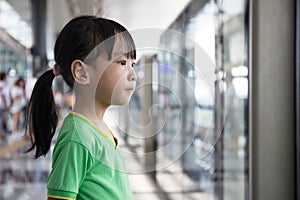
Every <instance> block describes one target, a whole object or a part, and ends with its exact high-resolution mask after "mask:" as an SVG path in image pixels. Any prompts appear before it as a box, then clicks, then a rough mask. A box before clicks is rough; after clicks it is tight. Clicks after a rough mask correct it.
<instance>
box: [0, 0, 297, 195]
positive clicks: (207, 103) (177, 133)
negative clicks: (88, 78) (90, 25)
mask: <svg viewBox="0 0 300 200" xmlns="http://www.w3.org/2000/svg"><path fill="white" fill-rule="evenodd" d="M299 13H300V7H299V0H289V1H280V0H176V1H171V0H152V1H150V0H0V121H1V122H0V200H10V199H14V200H26V199H46V198H47V197H46V181H47V177H48V175H49V172H50V169H51V152H49V154H48V155H47V156H46V157H42V158H39V159H34V158H33V155H32V153H25V152H26V150H27V149H28V147H29V141H28V140H27V139H26V138H24V137H23V135H24V117H25V115H26V112H25V109H26V104H27V102H28V100H29V97H30V94H31V91H32V89H33V86H34V83H35V81H36V79H37V78H38V77H39V76H40V75H41V73H43V72H44V71H45V70H47V69H50V68H52V67H53V66H54V64H55V62H54V60H53V59H54V58H53V57H54V55H53V46H54V42H55V39H56V37H57V35H58V33H59V31H60V30H61V28H62V27H63V26H64V25H65V24H66V23H67V22H68V21H69V20H70V19H71V18H73V17H75V16H79V15H85V14H92V15H97V16H101V17H106V18H110V19H113V20H116V21H118V22H120V23H121V24H123V25H124V26H125V27H126V28H127V29H128V30H129V32H130V33H131V34H132V36H133V38H134V40H135V42H136V46H137V66H136V68H135V70H136V73H137V77H138V81H137V87H136V90H135V91H134V94H133V96H132V100H131V102H130V103H129V104H128V105H125V106H121V107H114V106H112V107H111V108H110V109H109V111H108V112H107V113H106V116H105V119H106V121H107V123H108V124H109V126H110V128H111V129H112V130H113V131H114V133H116V134H118V136H119V138H120V143H121V144H120V147H119V148H120V151H121V152H122V154H123V156H124V159H125V162H126V167H127V170H128V173H129V178H130V184H131V188H132V191H133V194H134V199H137V200H148V199H151V200H249V199H253V200H260V199H261V200H263V199H264V200H265V199H272V200H277V199H278V200H279V199H280V200H281V199H288V200H292V199H299V198H300V195H299V193H300V186H299V181H300V173H299V172H300V167H299V160H300V137H299V135H300V129H299V124H300V106H299V99H300V95H299V91H300V70H299V69H300V66H299V64H300V53H299V46H300V44H299V43H300V37H299V36H300V35H299V33H300V30H299V19H300V18H299V15H300V14H299ZM53 92H54V96H55V101H56V103H57V105H58V107H59V109H60V125H61V122H62V120H63V118H64V117H65V116H66V115H67V113H68V112H69V111H70V110H71V109H72V103H73V95H72V92H70V90H69V88H68V87H67V86H66V84H65V83H64V81H63V80H62V78H60V77H57V78H56V79H55V81H54V84H53ZM58 131H59V128H58ZM56 137H57V134H56V136H55V138H54V140H53V145H54V144H55V139H56ZM53 145H52V147H53ZM52 150H53V148H52V149H51V151H52Z"/></svg>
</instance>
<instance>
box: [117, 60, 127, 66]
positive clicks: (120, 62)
mask: <svg viewBox="0 0 300 200" xmlns="http://www.w3.org/2000/svg"><path fill="white" fill-rule="evenodd" d="M118 64H120V65H126V60H120V61H118Z"/></svg>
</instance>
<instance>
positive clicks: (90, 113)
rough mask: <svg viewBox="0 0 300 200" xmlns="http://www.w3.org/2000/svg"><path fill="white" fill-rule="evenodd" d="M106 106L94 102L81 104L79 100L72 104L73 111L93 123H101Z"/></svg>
mask: <svg viewBox="0 0 300 200" xmlns="http://www.w3.org/2000/svg"><path fill="white" fill-rule="evenodd" d="M107 108H108V107H107V106H103V105H95V104H82V103H80V102H78V101H77V102H75V104H74V106H73V109H72V110H73V111H74V112H76V113H79V114H81V115H83V116H85V117H86V118H88V119H89V120H90V121H92V122H93V123H95V124H98V123H103V116H104V113H105V111H106V109H107Z"/></svg>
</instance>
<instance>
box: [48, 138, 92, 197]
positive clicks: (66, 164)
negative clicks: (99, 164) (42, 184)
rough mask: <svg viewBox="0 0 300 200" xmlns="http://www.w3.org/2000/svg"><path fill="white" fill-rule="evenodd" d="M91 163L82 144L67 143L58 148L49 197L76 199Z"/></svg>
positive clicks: (53, 160)
mask: <svg viewBox="0 0 300 200" xmlns="http://www.w3.org/2000/svg"><path fill="white" fill-rule="evenodd" d="M91 163H92V158H91V156H90V154H89V151H88V150H87V149H86V148H85V147H84V146H83V145H82V144H79V143H76V142H65V143H62V144H60V145H59V146H57V147H56V148H55V150H54V152H53V159H52V170H51V173H50V175H49V178H48V183H47V189H48V197H54V198H67V199H76V196H77V194H78V190H79V187H80V185H81V183H82V181H83V179H84V177H85V174H86V172H87V170H88V169H89V167H90V166H91Z"/></svg>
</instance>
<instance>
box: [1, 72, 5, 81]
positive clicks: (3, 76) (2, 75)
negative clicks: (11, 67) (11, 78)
mask: <svg viewBox="0 0 300 200" xmlns="http://www.w3.org/2000/svg"><path fill="white" fill-rule="evenodd" d="M5 79H6V73H5V72H0V81H4V80H5Z"/></svg>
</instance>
